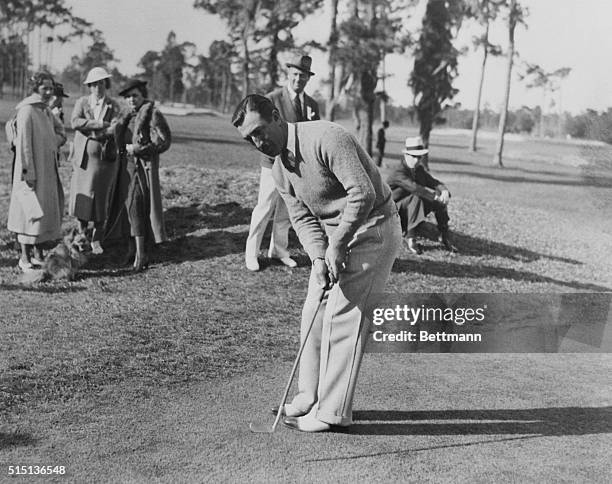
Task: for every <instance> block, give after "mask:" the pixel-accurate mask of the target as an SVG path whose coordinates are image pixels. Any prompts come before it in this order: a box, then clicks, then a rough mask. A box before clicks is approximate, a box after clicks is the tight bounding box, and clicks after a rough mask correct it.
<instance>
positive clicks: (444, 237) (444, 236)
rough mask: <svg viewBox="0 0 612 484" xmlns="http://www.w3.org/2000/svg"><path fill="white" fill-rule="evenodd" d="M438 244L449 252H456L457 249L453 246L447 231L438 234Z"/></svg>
mask: <svg viewBox="0 0 612 484" xmlns="http://www.w3.org/2000/svg"><path fill="white" fill-rule="evenodd" d="M438 242H440V243H441V244H442V245H443V246H444V247H445V248H446V250H448V251H449V252H458V250H457V247H455V246H454V245H453V242H452V240H451V238H450V234H449V233H448V231H447V232H442V233H441V234H440V236H439V237H438Z"/></svg>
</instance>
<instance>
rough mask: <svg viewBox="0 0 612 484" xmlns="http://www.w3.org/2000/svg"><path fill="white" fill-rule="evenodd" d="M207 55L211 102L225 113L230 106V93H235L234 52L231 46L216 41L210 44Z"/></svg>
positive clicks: (221, 41)
mask: <svg viewBox="0 0 612 484" xmlns="http://www.w3.org/2000/svg"><path fill="white" fill-rule="evenodd" d="M208 55H209V61H210V62H209V64H210V68H209V76H210V77H209V79H210V80H209V86H210V90H211V98H212V99H211V102H212V104H213V105H214V106H217V107H218V108H219V109H220V110H221V111H222V112H224V113H225V112H227V111H228V110H229V108H230V106H231V102H232V93H234V92H235V91H236V88H235V83H234V75H233V74H232V59H233V58H235V57H236V51H235V50H234V48H233V46H232V45H231V44H229V43H227V42H225V41H223V40H216V41H214V42H213V43H212V44H210V47H209V49H208Z"/></svg>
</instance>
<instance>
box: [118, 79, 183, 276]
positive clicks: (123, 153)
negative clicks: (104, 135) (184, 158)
mask: <svg viewBox="0 0 612 484" xmlns="http://www.w3.org/2000/svg"><path fill="white" fill-rule="evenodd" d="M146 85H147V83H146V81H141V80H138V79H131V80H129V81H128V82H127V84H126V85H125V86H124V88H123V89H122V90H121V92H120V93H119V95H121V96H123V97H124V98H125V99H126V100H127V103H128V107H129V108H130V111H129V112H128V113H127V114H125V115H124V116H122V118H121V119H120V120H119V122H118V123H117V126H116V129H115V139H116V141H117V148H118V150H119V156H120V158H121V161H122V163H123V162H124V161H125V162H126V163H127V171H128V173H129V175H130V183H129V188H128V193H127V196H126V199H125V205H124V206H125V208H126V210H127V215H128V219H129V221H130V232H131V235H132V237H134V240H133V241H130V250H129V253H128V257H129V258H130V261H131V257H132V256H133V257H134V263H133V267H134V270H136V271H140V270H142V269H144V268H145V267H146V266H147V264H148V262H149V255H148V252H149V251H148V247H150V245H151V243H152V242H155V243H156V244H159V243H161V242H164V241H166V240H167V239H168V237H167V235H166V229H165V227H164V219H163V210H162V198H161V188H160V184H159V155H160V154H161V153H163V152H164V151H166V150H167V149H168V148H169V147H170V143H171V134H170V128H168V124H167V123H166V119H165V118H164V116H163V115H162V113H161V112H159V110H158V109H157V108H156V107H155V104H154V103H153V101H150V100H149V99H147V95H148V93H147V87H146Z"/></svg>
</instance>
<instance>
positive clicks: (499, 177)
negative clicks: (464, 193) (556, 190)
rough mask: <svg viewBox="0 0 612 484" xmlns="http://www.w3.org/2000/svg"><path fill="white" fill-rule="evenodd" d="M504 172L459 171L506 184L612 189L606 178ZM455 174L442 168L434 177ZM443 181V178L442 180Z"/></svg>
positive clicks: (611, 179) (462, 173) (610, 181)
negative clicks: (520, 174)
mask: <svg viewBox="0 0 612 484" xmlns="http://www.w3.org/2000/svg"><path fill="white" fill-rule="evenodd" d="M504 173H505V172H502V171H500V172H499V174H497V173H496V174H493V173H484V172H476V171H461V175H464V176H470V177H473V178H480V179H484V180H494V181H500V182H508V183H537V184H539V185H558V186H569V187H587V188H611V187H612V178H611V177H606V176H599V177H591V176H589V177H587V176H582V177H572V178H569V179H567V180H559V179H558V177H559V176H563V175H562V174H559V175H556V176H557V179H547V178H541V177H540V178H536V177H535V176H518V175H510V174H504ZM528 173H529V174H532V173H533V174H534V175H537V172H531V171H530V172H528ZM456 174H457V173H456V172H454V171H450V170H447V169H443V168H438V169H436V170H435V172H434V176H438V175H442V176H444V175H456ZM442 179H443V178H442Z"/></svg>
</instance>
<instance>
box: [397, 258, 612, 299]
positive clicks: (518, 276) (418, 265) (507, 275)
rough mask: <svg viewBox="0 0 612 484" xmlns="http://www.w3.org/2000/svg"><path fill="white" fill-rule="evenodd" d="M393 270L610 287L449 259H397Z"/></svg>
mask: <svg viewBox="0 0 612 484" xmlns="http://www.w3.org/2000/svg"><path fill="white" fill-rule="evenodd" d="M393 272H406V273H411V274H423V275H431V276H437V277H458V278H464V279H486V278H497V279H510V280H514V281H521V282H530V283H538V282H540V283H549V284H556V285H559V286H565V287H570V288H572V289H576V290H583V291H591V292H609V291H612V288H609V287H604V286H598V285H597V284H590V283H583V282H577V281H562V280H559V279H554V278H552V277H546V276H541V275H539V274H534V273H532V272H527V271H518V270H516V269H509V268H506V267H495V266H487V265H471V264H457V263H453V262H449V261H435V260H430V259H428V260H415V259H397V260H396V261H395V264H394V265H393Z"/></svg>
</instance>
